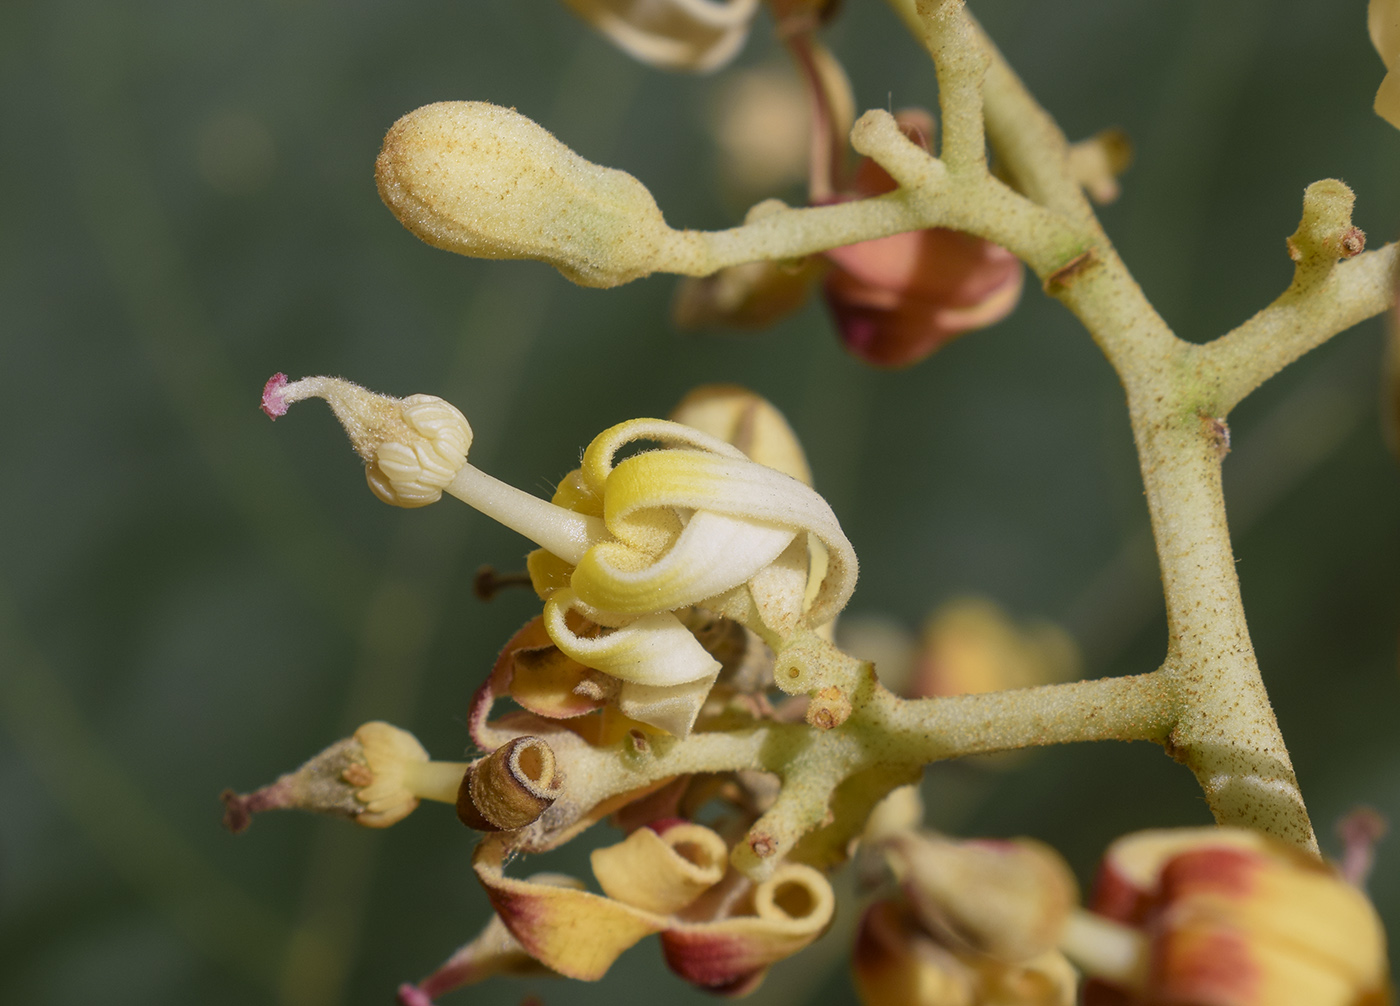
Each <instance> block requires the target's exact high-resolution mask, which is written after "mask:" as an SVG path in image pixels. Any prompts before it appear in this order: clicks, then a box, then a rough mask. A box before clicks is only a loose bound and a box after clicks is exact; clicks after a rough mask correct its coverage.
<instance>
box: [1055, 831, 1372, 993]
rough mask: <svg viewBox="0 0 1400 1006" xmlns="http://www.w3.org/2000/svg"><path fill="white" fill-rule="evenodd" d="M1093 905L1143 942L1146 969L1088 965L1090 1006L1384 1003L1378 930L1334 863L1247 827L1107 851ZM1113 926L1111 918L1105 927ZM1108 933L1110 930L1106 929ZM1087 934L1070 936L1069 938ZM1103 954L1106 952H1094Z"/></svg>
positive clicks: (1171, 834) (1173, 835)
mask: <svg viewBox="0 0 1400 1006" xmlns="http://www.w3.org/2000/svg"><path fill="white" fill-rule="evenodd" d="M1093 907H1094V909H1095V910H1096V911H1097V912H1099V913H1100V917H1106V918H1109V919H1114V920H1117V921H1118V922H1120V923H1126V924H1127V925H1128V926H1129V927H1131V928H1130V929H1126V930H1125V932H1126V933H1131V932H1132V931H1134V930H1136V931H1137V932H1138V933H1140V934H1141V935H1139V936H1138V937H1137V938H1138V939H1139V940H1145V941H1146V943H1145V948H1146V951H1147V952H1146V955H1145V966H1143V967H1140V968H1124V969H1121V973H1120V974H1118V975H1111V974H1110V973H1109V972H1107V971H1104V970H1102V969H1098V968H1095V967H1094V965H1093V961H1094V960H1095V958H1096V954H1095V952H1094V951H1095V947H1094V946H1091V945H1088V944H1085V945H1084V946H1083V948H1082V949H1084V950H1087V951H1088V952H1087V953H1085V954H1080V953H1076V952H1075V951H1074V949H1073V948H1067V949H1069V950H1070V954H1071V956H1072V957H1077V958H1079V961H1080V963H1081V964H1083V965H1085V966H1086V969H1087V970H1088V971H1089V972H1090V973H1091V974H1092V973H1099V974H1100V975H1101V977H1102V978H1103V979H1106V980H1100V981H1095V982H1092V983H1091V984H1090V985H1089V986H1088V987H1087V989H1086V994H1085V999H1084V1002H1085V1003H1086V1004H1088V1006H1123V1004H1127V1006H1142V1004H1162V1006H1363V1004H1374V1006H1379V1004H1382V1003H1388V1002H1390V1001H1391V1000H1390V988H1389V981H1388V976H1387V971H1388V968H1387V963H1386V954H1385V933H1384V931H1383V930H1382V928H1381V923H1380V919H1379V918H1378V917H1377V915H1376V911H1375V909H1374V908H1373V907H1372V906H1371V903H1370V902H1369V901H1367V900H1366V896H1365V895H1364V894H1362V893H1361V891H1359V890H1358V889H1357V888H1355V887H1353V886H1352V885H1351V884H1349V883H1347V882H1346V881H1345V880H1344V879H1343V878H1342V877H1340V876H1339V875H1338V874H1337V873H1336V872H1335V871H1334V870H1332V868H1331V867H1329V866H1327V865H1326V864H1324V863H1323V862H1322V861H1321V860H1318V859H1316V858H1314V857H1312V856H1309V855H1307V854H1306V853H1303V852H1300V851H1298V850H1295V849H1292V848H1288V847H1285V846H1283V845H1281V844H1279V843H1277V842H1274V841H1273V840H1271V839H1268V838H1266V837H1264V836H1263V835H1259V834H1257V833H1254V832H1248V831H1243V830H1239V829H1228V828H1202V829H1182V830H1179V831H1160V832H1143V833H1140V834H1137V835H1129V836H1127V837H1126V838H1123V839H1120V840H1119V841H1117V842H1115V843H1114V844H1113V846H1111V847H1110V849H1109V851H1108V854H1107V856H1106V857H1105V859H1104V864H1103V867H1102V869H1101V871H1100V878H1099V890H1098V891H1097V892H1096V895H1095V898H1094V905H1093ZM1105 926H1106V927H1111V923H1106V924H1105ZM1105 931H1107V929H1106V930H1105ZM1086 939H1087V940H1088V941H1089V942H1090V943H1092V941H1093V940H1094V937H1093V936H1086V937H1081V938H1080V939H1079V940H1077V941H1076V940H1073V939H1072V940H1070V941H1069V942H1070V943H1075V942H1080V943H1084V941H1085V940H1086ZM1097 956H1098V957H1101V958H1104V959H1107V957H1106V955H1097Z"/></svg>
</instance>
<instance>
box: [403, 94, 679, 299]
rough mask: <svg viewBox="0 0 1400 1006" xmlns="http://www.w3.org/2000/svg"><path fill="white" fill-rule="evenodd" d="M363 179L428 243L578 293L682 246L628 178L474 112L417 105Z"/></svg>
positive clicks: (647, 267)
mask: <svg viewBox="0 0 1400 1006" xmlns="http://www.w3.org/2000/svg"><path fill="white" fill-rule="evenodd" d="M375 178H376V179H377V180H378V183H379V194H380V196H381V198H383V200H384V203H385V205H387V206H388V207H389V209H391V210H392V211H393V212H394V215H395V216H397V217H398V218H399V221H400V222H401V223H402V224H403V225H404V226H405V227H407V228H408V229H409V230H410V231H412V232H413V233H414V234H416V235H418V237H420V238H422V239H423V240H424V241H426V242H427V243H428V244H430V245H433V246H434V247H437V248H443V249H445V250H447V251H454V252H457V253H459V254H462V255H470V256H473V257H475V258H498V259H499V258H504V259H522V258H523V259H539V260H540V261H542V262H548V263H549V264H550V265H552V266H554V267H555V268H556V269H558V270H559V271H560V272H561V273H563V274H564V275H565V276H566V277H568V278H569V279H571V280H573V281H574V282H575V283H578V284H581V285H583V286H597V287H607V286H617V285H618V284H619V283H626V282H628V281H629V280H633V279H636V278H638V277H639V276H645V275H647V274H648V273H650V272H653V271H655V270H657V269H658V268H662V267H663V266H664V265H665V263H666V262H667V261H668V260H669V257H670V252H671V251H673V250H675V248H676V246H677V244H678V243H681V244H684V243H686V242H687V241H688V240H689V239H687V238H685V236H684V235H681V234H679V233H678V232H676V231H673V230H671V228H670V227H668V226H666V221H665V220H664V219H662V216H661V211H660V210H659V209H658V208H657V206H656V201H655V200H654V199H652V197H651V193H650V192H648V191H647V189H646V186H644V185H643V184H642V183H641V182H639V181H637V179H635V178H633V177H632V176H631V175H629V174H627V173H625V172H622V171H617V170H614V169H612V168H605V167H601V166H599V165H597V164H593V163H591V162H589V161H586V160H584V159H583V158H582V157H580V156H579V155H578V154H576V153H574V152H573V151H572V150H570V149H569V148H568V147H566V146H565V145H564V144H562V143H560V142H559V141H558V140H556V139H555V138H554V136H553V135H552V134H551V133H550V132H549V131H548V130H546V129H544V128H543V127H541V126H539V125H537V124H535V123H534V122H532V121H531V120H529V119H527V118H525V116H523V115H521V114H519V113H518V112H516V111H514V110H513V109H509V108H500V107H498V106H496V105H490V104H487V103H485V102H480V101H454V102H440V103H438V104H435V105H427V106H425V107H423V108H420V109H418V110H417V111H414V112H410V113H409V114H408V115H405V116H404V117H403V118H401V119H400V120H399V121H398V122H396V123H394V125H393V127H392V128H390V130H389V133H388V135H387V136H385V137H384V148H383V150H382V151H381V152H380V154H379V160H378V161H377V162H376V164H375Z"/></svg>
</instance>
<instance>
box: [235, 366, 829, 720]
mask: <svg viewBox="0 0 1400 1006" xmlns="http://www.w3.org/2000/svg"><path fill="white" fill-rule="evenodd" d="M744 394H747V393H744ZM308 397H320V398H325V399H327V400H328V401H329V402H330V403H331V405H332V408H333V409H334V411H335V413H336V416H337V418H339V419H340V421H341V423H342V424H343V425H344V426H345V429H346V432H347V433H349V435H350V438H351V440H352V442H353V443H354V444H355V448H356V450H357V451H358V452H359V453H360V455H361V457H362V458H363V459H364V461H365V471H366V476H367V478H368V481H369V484H370V487H371V489H373V490H374V492H375V494H376V495H377V496H378V497H379V498H380V499H382V500H384V501H385V502H387V503H394V504H397V505H399V506H422V505H424V504H425V503H429V502H432V501H433V500H435V499H437V498H438V496H440V495H441V493H443V492H446V493H449V494H451V495H453V496H456V497H457V498H459V499H461V500H463V501H465V502H467V503H469V504H471V505H472V506H474V507H476V508H477V509H478V510H480V511H481V512H482V513H485V514H486V515H487V516H489V517H492V518H494V519H496V520H498V521H500V522H501V523H503V524H505V525H506V526H507V527H510V528H512V529H514V530H516V531H518V532H520V533H521V534H523V535H525V536H526V537H527V538H530V539H531V540H533V541H534V542H535V543H536V544H538V545H539V546H541V548H540V551H537V552H535V553H533V554H532V555H531V557H530V563H529V567H530V575H531V579H532V581H533V583H534V585H535V589H536V591H537V592H538V593H539V595H540V597H541V598H542V599H543V600H544V601H545V606H544V628H545V631H546V632H547V633H548V636H549V638H550V640H551V641H552V642H553V644H554V645H555V646H556V647H558V649H559V650H560V651H562V652H563V653H564V654H565V655H567V656H568V657H570V658H572V659H573V660H575V661H577V662H578V663H579V664H581V665H583V666H584V667H587V668H592V669H595V670H597V671H600V672H602V673H603V674H605V675H607V676H608V677H609V678H610V679H613V680H615V681H617V682H620V687H619V690H618V692H617V696H616V701H617V704H618V706H619V708H620V709H621V710H622V712H624V713H625V714H626V715H628V716H629V717H632V718H633V719H637V720H640V721H641V722H644V723H648V724H651V725H653V726H655V727H658V728H660V729H662V730H665V731H668V732H670V733H673V734H680V735H684V734H686V733H688V732H689V730H690V728H691V726H692V725H693V724H694V721H695V718H696V716H697V714H698V712H699V708H700V704H701V703H702V702H703V701H704V698H705V695H706V694H707V693H708V691H709V689H710V686H711V685H712V684H713V683H714V680H715V678H716V676H717V675H718V673H719V670H720V662H719V661H717V660H716V659H715V658H714V657H713V656H712V655H711V654H710V653H709V652H708V651H707V650H706V649H705V647H704V646H703V645H702V644H701V643H700V642H699V641H698V640H697V639H696V637H695V636H694V635H693V634H692V633H691V631H690V629H689V628H687V626H686V623H685V622H684V621H683V620H682V618H681V617H680V615H679V614H678V613H680V612H683V611H684V610H685V609H688V608H691V607H692V606H696V605H700V606H703V607H705V608H707V609H709V610H711V611H713V612H715V613H716V614H720V615H723V616H725V617H728V618H731V619H733V620H734V621H737V622H740V623H742V624H744V625H746V626H747V627H748V628H749V629H751V630H753V631H754V632H756V633H758V634H759V635H760V636H761V637H762V638H763V639H764V640H765V641H766V642H768V643H769V644H770V645H772V646H775V647H777V646H780V645H781V644H782V643H783V642H784V641H786V640H787V639H789V638H790V637H792V636H793V635H794V634H795V633H797V632H799V631H802V630H807V629H815V628H817V627H820V626H822V625H824V624H826V623H828V622H830V621H831V620H832V618H834V617H835V616H836V614H837V612H839V611H840V610H841V608H842V607H844V606H845V604H846V601H847V600H848V599H849V598H850V596H851V592H852V590H853V589H854V587H855V577H856V557H855V553H854V551H853V550H852V548H851V545H850V542H849V541H848V540H847V539H846V536H845V535H844V534H843V533H842V531H841V527H840V524H839V523H838V522H837V520H836V517H835V515H834V514H833V513H832V511H831V508H830V506H828V505H827V503H826V501H825V500H824V499H822V497H821V496H819V495H818V494H817V493H816V492H815V491H814V490H813V489H812V488H811V487H810V486H808V485H806V484H805V482H804V481H800V480H799V478H798V477H794V474H792V473H795V474H796V475H797V476H799V477H800V476H805V475H806V474H807V471H806V462H805V460H804V459H802V458H801V449H800V448H799V447H797V446H796V439H795V438H793V437H792V435H791V430H789V429H788V427H787V424H786V422H784V421H783V420H782V417H781V415H779V414H778V413H777V411H776V410H775V409H773V408H772V406H770V405H768V404H767V403H762V406H763V408H759V407H758V406H757V405H754V404H752V403H750V405H748V406H738V405H734V404H733V403H728V404H716V402H717V401H718V399H715V398H712V399H709V400H706V402H705V403H704V407H703V408H702V407H701V406H700V405H699V404H696V405H695V406H694V408H693V409H692V411H694V412H695V414H696V415H697V416H699V417H702V418H701V419H697V421H706V422H710V421H718V419H716V417H721V416H729V415H731V413H732V414H733V416H739V415H740V414H741V413H743V410H744V409H745V408H747V409H748V413H747V414H748V415H749V420H748V423H749V427H751V428H750V429H749V434H750V435H749V440H751V441H752V443H751V444H750V447H751V449H753V450H755V451H756V452H759V453H762V452H764V451H766V452H768V455H771V458H770V459H771V460H773V461H774V462H775V463H776V464H778V465H780V466H782V467H785V468H787V469H789V471H788V472H784V471H781V470H779V469H778V468H775V467H769V466H768V465H766V464H762V463H760V462H759V461H757V460H754V458H752V457H750V456H748V455H747V454H745V452H744V451H743V450H741V449H740V448H739V447H736V446H734V445H733V444H731V443H729V442H727V441H726V440H724V439H721V437H719V436H715V435H714V434H711V433H706V432H704V431H702V430H700V429H696V428H695V427H693V426H687V425H684V424H683V423H678V422H674V421H668V420H660V419H635V420H631V421H629V422H625V423H621V424H619V425H617V426H614V427H612V428H611V429H609V430H605V431H604V432H603V433H602V434H600V435H599V436H598V437H596V438H595V439H594V441H593V442H592V443H591V444H590V445H589V446H588V448H587V450H585V452H584V455H583V463H582V465H581V467H580V468H579V469H578V470H576V471H574V472H572V473H571V474H570V475H569V476H567V477H566V478H565V479H564V480H563V482H561V484H560V486H559V489H558V491H557V492H556V493H555V495H554V499H553V500H552V501H551V502H545V501H544V500H542V499H539V498H538V497H535V496H532V495H530V494H529V493H525V492H522V491H520V490H518V489H515V488H513V487H511V486H508V485H506V484H505V483H502V482H500V481H498V480H497V479H494V478H492V477H491V476H489V475H487V474H485V473H484V472H481V471H479V470H478V469H476V468H474V467H473V466H472V465H470V464H468V463H467V460H466V452H467V448H468V447H469V446H470V444H471V429H470V427H469V426H468V425H467V422H466V419H465V418H463V417H462V415H461V413H460V412H458V411H457V410H456V409H454V408H452V406H450V405H448V404H447V403H446V402H443V401H442V400H441V399H437V398H433V397H432V396H428V395H414V396H412V397H410V398H406V399H403V400H398V399H392V398H388V397H386V396H383V395H376V394H374V393H372V392H368V391H366V390H365V389H363V388H360V387H358V386H356V385H353V384H350V383H349V382H347V381H343V380H340V379H339V378H326V377H315V378H306V379H304V380H301V381H297V382H295V383H288V382H287V380H286V378H285V377H284V376H283V375H280V374H279V375H277V376H275V377H274V378H273V379H272V380H271V381H269V382H268V385H267V388H266V389H265V390H264V395H263V408H264V410H265V411H266V412H267V413H268V414H269V415H271V416H274V417H275V416H278V415H281V414H283V413H285V411H286V408H287V405H288V404H289V403H291V402H295V401H298V400H300V399H302V398H308ZM748 398H749V399H751V400H752V401H753V402H762V400H761V399H757V397H756V396H752V395H749V396H748ZM736 409H738V411H735V410H736ZM775 417H776V418H775ZM731 418H732V417H731ZM734 421H735V422H740V420H737V419H736V420H734ZM736 429H738V428H737V427H736ZM755 431H757V432H755ZM738 432H740V433H742V432H743V430H739V431H738ZM760 434H761V435H760ZM643 442H650V443H654V444H659V445H660V446H661V449H659V450H647V451H642V452H640V453H633V454H631V455H630V456H626V457H624V456H623V452H625V451H627V450H629V449H631V448H632V447H633V446H634V445H636V444H638V443H643Z"/></svg>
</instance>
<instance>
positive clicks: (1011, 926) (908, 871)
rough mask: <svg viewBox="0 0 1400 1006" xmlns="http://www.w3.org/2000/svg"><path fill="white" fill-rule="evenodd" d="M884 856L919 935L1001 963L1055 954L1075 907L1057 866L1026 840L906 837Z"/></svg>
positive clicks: (1068, 879) (1072, 890) (1074, 889)
mask: <svg viewBox="0 0 1400 1006" xmlns="http://www.w3.org/2000/svg"><path fill="white" fill-rule="evenodd" d="M885 847H886V850H887V851H886V855H887V858H888V859H889V861H890V864H891V867H892V868H893V869H894V872H895V876H896V877H898V878H899V880H900V881H901V883H902V884H903V886H904V889H905V892H906V894H907V895H908V897H909V900H910V904H911V905H912V906H913V909H914V912H915V914H916V915H917V916H918V918H919V921H920V922H921V923H922V925H923V927H924V929H925V930H926V931H927V932H929V933H930V934H932V935H933V936H935V937H936V938H937V939H938V940H939V942H940V943H942V944H943V945H945V946H948V947H951V948H954V949H966V950H970V951H973V952H976V953H980V954H985V955H986V956H988V957H992V958H995V959H996V960H999V961H1004V962H1007V963H1017V962H1020V961H1026V960H1029V959H1031V958H1032V957H1036V956H1038V955H1040V954H1043V953H1045V952H1046V951H1048V950H1051V949H1053V948H1054V946H1055V944H1056V943H1057V941H1058V940H1059V937H1060V932H1061V930H1062V929H1063V928H1064V925H1065V922H1066V920H1067V919H1068V918H1069V913H1070V910H1071V909H1072V908H1073V907H1074V905H1075V904H1076V903H1077V901H1078V886H1077V885H1076V884H1075V881H1074V875H1073V874H1072V873H1071V872H1070V870H1069V867H1068V866H1067V865H1066V864H1065V862H1064V860H1063V859H1061V858H1060V856H1059V854H1058V853H1056V852H1055V851H1054V850H1053V849H1051V848H1050V847H1049V846H1046V845H1042V844H1041V843H1039V842H1036V841H1033V840H1031V839H1026V838H1020V839H1013V840H1005V841H974V842H954V841H950V840H948V839H945V838H939V837H936V836H932V835H925V834H919V833H914V832H905V833H903V834H901V835H896V836H894V837H892V838H890V839H888V840H887V841H886V843H885Z"/></svg>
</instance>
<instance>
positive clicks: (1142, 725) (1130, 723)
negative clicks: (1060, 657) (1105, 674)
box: [866, 673, 1176, 762]
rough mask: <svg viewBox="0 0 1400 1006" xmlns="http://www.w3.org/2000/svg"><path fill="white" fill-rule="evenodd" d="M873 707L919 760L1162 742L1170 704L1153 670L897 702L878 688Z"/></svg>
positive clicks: (900, 747)
mask: <svg viewBox="0 0 1400 1006" xmlns="http://www.w3.org/2000/svg"><path fill="white" fill-rule="evenodd" d="M871 705H872V708H871V709H870V711H869V712H868V713H867V714H866V719H867V721H868V722H869V723H871V724H872V725H878V727H879V729H880V730H882V731H883V732H885V734H886V736H887V738H888V743H889V744H890V746H891V747H892V748H893V749H895V750H897V751H898V752H899V754H900V755H901V756H904V757H908V758H911V759H917V760H918V761H920V762H931V761H938V760H941V759H944V758H956V757H961V756H964V755H972V754H987V753H989V752H994V751H1009V750H1014V749H1017V748H1025V747H1047V746H1049V745H1052V744H1070V743H1076V742H1083V741H1104V740H1117V741H1152V742H1154V743H1157V744H1165V743H1166V739H1167V737H1168V735H1169V734H1170V733H1171V729H1172V726H1173V724H1174V722H1175V708H1176V705H1175V699H1174V697H1173V693H1172V690H1171V688H1170V686H1169V684H1168V683H1167V682H1166V681H1165V680H1164V679H1163V677H1162V676H1161V675H1160V674H1157V673H1152V674H1139V675H1134V676H1132V677H1125V678H1100V679H1097V680H1094V681H1076V682H1071V683H1067V684H1057V685H1043V686H1040V687H1037V688H1020V689H1015V690H1012V691H1005V692H989V693H986V694H981V695H959V696H955V697H951V698H936V699H919V700H906V701H900V700H899V699H896V698H894V697H893V696H891V695H890V694H889V693H888V692H882V693H879V694H877V696H876V697H875V698H874V700H873V701H872V703H871Z"/></svg>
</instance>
